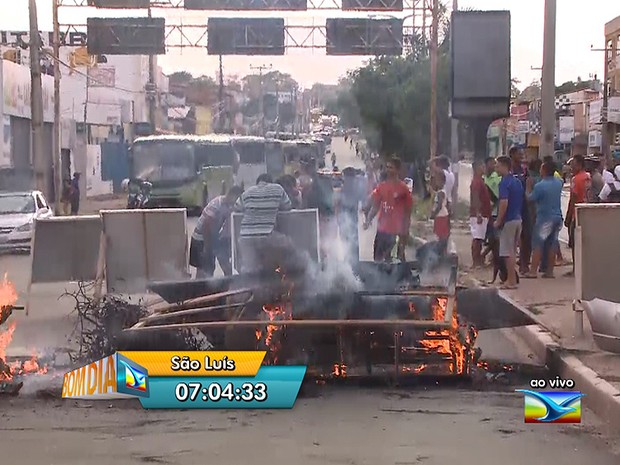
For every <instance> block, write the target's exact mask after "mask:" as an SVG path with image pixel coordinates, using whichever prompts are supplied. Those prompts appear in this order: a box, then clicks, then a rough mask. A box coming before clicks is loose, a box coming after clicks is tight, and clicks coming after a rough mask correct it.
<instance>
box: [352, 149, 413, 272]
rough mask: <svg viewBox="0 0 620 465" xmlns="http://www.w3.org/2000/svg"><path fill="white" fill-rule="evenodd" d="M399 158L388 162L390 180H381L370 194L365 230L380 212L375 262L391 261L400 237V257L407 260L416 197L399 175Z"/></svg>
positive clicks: (387, 171) (388, 177)
mask: <svg viewBox="0 0 620 465" xmlns="http://www.w3.org/2000/svg"><path fill="white" fill-rule="evenodd" d="M400 168H401V162H400V159H398V158H396V157H394V158H392V159H390V160H389V161H388V162H387V164H386V174H387V179H386V180H385V181H383V182H381V183H380V184H379V185H378V186H377V187H376V188H375V190H374V191H373V193H372V195H371V200H372V208H371V209H370V212H369V214H368V215H367V217H366V221H365V222H364V229H368V227H369V226H370V223H371V222H372V220H373V219H374V217H375V216H377V214H378V215H379V220H378V224H377V234H376V236H375V243H374V259H375V261H389V260H390V259H391V253H392V249H393V248H394V245H395V244H396V238H397V237H398V238H399V248H398V258H399V259H400V260H402V261H404V260H405V245H406V243H407V239H408V238H409V226H410V224H411V211H412V209H413V196H412V194H411V192H410V191H409V188H408V187H407V184H405V183H404V182H403V181H401V180H400V178H399V177H398V173H400Z"/></svg>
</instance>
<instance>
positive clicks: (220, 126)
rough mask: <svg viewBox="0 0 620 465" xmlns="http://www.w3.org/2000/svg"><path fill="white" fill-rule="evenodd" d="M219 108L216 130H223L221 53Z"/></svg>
mask: <svg viewBox="0 0 620 465" xmlns="http://www.w3.org/2000/svg"><path fill="white" fill-rule="evenodd" d="M218 94H219V95H218V99H219V102H220V104H219V108H218V126H219V128H218V130H219V132H224V64H223V62H222V55H220V88H219V92H218Z"/></svg>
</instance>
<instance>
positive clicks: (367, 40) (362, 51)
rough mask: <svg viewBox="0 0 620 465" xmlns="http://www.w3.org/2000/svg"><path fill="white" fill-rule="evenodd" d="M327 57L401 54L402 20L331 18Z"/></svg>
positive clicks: (327, 28)
mask: <svg viewBox="0 0 620 465" xmlns="http://www.w3.org/2000/svg"><path fill="white" fill-rule="evenodd" d="M326 26H327V27H326V33H327V34H326V35H327V47H326V48H327V52H326V53H327V55H341V56H345V55H367V56H371V55H402V53H403V20H402V19H397V18H389V19H367V18H329V19H327V24H326Z"/></svg>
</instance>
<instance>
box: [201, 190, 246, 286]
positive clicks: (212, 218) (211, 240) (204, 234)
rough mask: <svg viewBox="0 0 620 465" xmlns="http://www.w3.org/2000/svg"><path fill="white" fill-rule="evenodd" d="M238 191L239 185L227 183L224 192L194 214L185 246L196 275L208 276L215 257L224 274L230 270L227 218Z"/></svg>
mask: <svg viewBox="0 0 620 465" xmlns="http://www.w3.org/2000/svg"><path fill="white" fill-rule="evenodd" d="M241 192H242V190H241V188H240V187H238V186H233V187H231V188H230V190H229V191H228V193H227V194H226V195H220V196H217V197H215V198H214V199H213V200H211V201H210V202H209V204H208V205H207V206H206V207H205V208H204V209H203V211H202V214H201V215H200V218H198V223H197V224H196V227H195V228H194V232H193V233H192V240H191V245H190V249H189V264H190V266H194V267H196V278H198V279H200V278H208V277H212V276H213V273H214V272H215V260H216V259H217V261H218V262H219V264H220V267H221V268H222V271H223V272H224V274H225V275H226V276H230V275H231V274H232V265H231V263H230V254H231V251H230V224H229V219H230V214H231V212H232V208H233V206H234V205H235V202H236V201H237V199H238V198H239V196H240V195H241Z"/></svg>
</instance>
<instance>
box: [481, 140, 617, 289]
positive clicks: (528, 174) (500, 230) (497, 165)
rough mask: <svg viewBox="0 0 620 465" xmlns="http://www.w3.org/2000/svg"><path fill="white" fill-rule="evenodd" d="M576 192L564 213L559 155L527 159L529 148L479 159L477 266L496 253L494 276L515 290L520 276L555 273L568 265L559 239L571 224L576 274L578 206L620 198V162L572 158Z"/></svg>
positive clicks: (570, 241) (571, 164)
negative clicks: (606, 162)
mask: <svg viewBox="0 0 620 465" xmlns="http://www.w3.org/2000/svg"><path fill="white" fill-rule="evenodd" d="M570 167H571V178H570V197H569V205H568V209H567V212H566V215H563V212H562V192H563V190H564V179H563V177H562V175H561V174H560V172H559V170H558V167H557V166H556V163H555V162H554V159H553V157H551V156H548V157H545V158H544V159H543V160H538V159H535V160H532V161H530V162H529V163H525V161H524V154H523V151H522V150H521V149H519V148H517V147H513V148H512V149H510V151H509V154H508V156H501V157H498V158H497V159H493V158H487V159H486V160H485V162H484V163H483V162H480V161H476V162H474V164H473V179H472V182H471V185H470V231H471V236H472V246H471V254H472V261H473V266H474V267H475V268H479V267H482V266H484V264H485V260H486V257H487V256H488V255H489V254H490V255H492V264H493V269H494V276H493V281H492V282H494V281H495V279H496V276H497V275H499V278H500V282H501V284H502V286H503V287H504V288H507V289H515V288H517V287H518V284H519V280H520V278H527V279H536V278H538V277H542V278H553V277H554V267H555V266H557V265H559V264H565V263H566V262H565V261H564V258H563V256H562V252H561V249H560V243H559V234H560V231H561V230H562V227H566V228H567V229H568V237H569V244H568V245H569V247H570V249H571V250H572V255H573V256H572V259H573V269H572V271H570V272H569V273H567V274H568V275H572V274H574V259H575V257H574V255H575V253H574V252H575V206H576V205H577V204H579V203H596V202H618V201H620V166H615V164H614V163H610V164H601V163H600V162H599V161H598V159H596V158H595V157H584V156H581V155H576V156H574V157H572V159H571V160H570Z"/></svg>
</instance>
